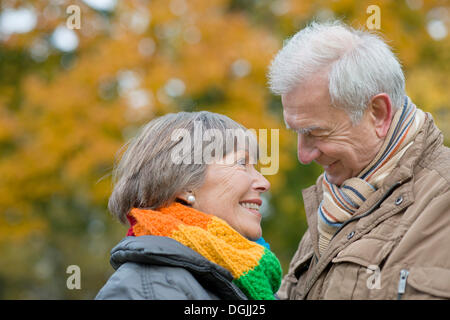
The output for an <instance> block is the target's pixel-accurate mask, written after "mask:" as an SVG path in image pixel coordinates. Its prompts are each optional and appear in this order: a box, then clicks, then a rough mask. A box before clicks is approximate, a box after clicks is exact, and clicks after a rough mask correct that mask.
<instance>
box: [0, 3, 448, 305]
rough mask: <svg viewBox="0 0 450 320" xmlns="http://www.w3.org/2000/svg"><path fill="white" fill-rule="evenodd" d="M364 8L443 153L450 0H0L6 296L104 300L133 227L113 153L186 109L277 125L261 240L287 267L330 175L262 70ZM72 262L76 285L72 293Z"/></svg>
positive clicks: (0, 247)
mask: <svg viewBox="0 0 450 320" xmlns="http://www.w3.org/2000/svg"><path fill="white" fill-rule="evenodd" d="M71 5H75V9H74V7H73V6H72V7H70V6H71ZM369 5H377V6H378V7H379V8H380V18H381V20H380V22H381V23H380V29H379V30H378V32H380V33H381V34H382V36H383V37H384V38H385V39H386V40H387V41H388V43H389V44H390V45H391V46H392V48H393V49H394V51H395V53H396V54H397V55H398V57H399V58H400V60H401V62H402V64H403V67H404V71H405V75H406V79H407V81H406V88H407V93H408V95H409V96H410V97H411V98H412V100H413V101H414V102H415V103H416V104H417V105H418V106H419V107H420V108H422V109H423V110H426V111H428V112H431V113H432V115H433V116H434V118H435V121H436V122H437V124H438V126H439V127H440V129H441V130H442V131H443V133H444V136H445V138H446V144H447V145H449V141H450V99H449V87H450V86H449V71H450V70H449V69H450V64H449V60H450V50H449V47H450V41H449V36H448V32H449V10H450V7H449V2H448V1H444V0H429V1H428V0H396V1H394V0H391V1H389V0H384V1H374V0H372V1H352V0H336V1H317V0H315V1H313V0H275V1H267V0H154V1H137V0H129V1H119V0H85V1H76V0H54V1H15V0H3V1H1V8H0V10H1V11H0V254H1V258H0V299H92V298H94V297H95V295H96V293H97V292H98V290H99V289H100V288H101V287H102V286H103V284H104V283H105V281H106V280H107V279H108V278H109V276H110V275H111V274H112V273H113V269H112V267H111V266H110V265H109V251H110V249H111V248H112V247H113V246H115V245H116V244H117V242H118V241H119V240H121V239H122V238H123V237H124V236H125V234H126V232H127V229H128V228H127V227H126V226H123V225H121V224H119V223H118V222H116V221H115V220H113V218H112V217H111V215H110V214H109V212H108V210H107V200H108V197H109V194H110V192H111V190H112V188H111V176H110V173H111V169H112V166H113V163H114V158H115V155H116V153H117V151H118V150H119V148H120V147H121V146H122V145H123V144H124V143H125V142H126V141H127V140H128V139H129V138H131V137H132V136H134V135H135V134H136V132H137V130H138V129H139V128H140V126H141V125H143V124H145V123H146V122H148V121H149V120H151V119H152V118H154V117H156V116H159V115H163V114H165V113H168V112H177V111H182V110H185V111H198V110H209V111H213V112H219V113H223V114H225V115H228V116H229V117H231V118H232V119H234V120H236V121H238V122H240V123H242V124H244V125H245V126H246V127H247V128H253V129H256V130H258V129H279V130H280V131H279V132H280V155H279V157H280V169H279V171H278V174H276V175H271V176H267V178H268V179H269V180H270V182H271V184H272V188H271V191H270V193H269V194H268V195H267V197H266V199H267V200H268V204H267V205H266V206H265V207H264V218H263V230H264V233H263V235H264V238H265V239H266V241H267V242H269V243H270V245H271V248H272V250H273V251H274V252H275V253H276V254H277V256H278V257H279V259H280V261H281V263H282V266H283V271H284V272H286V271H287V269H288V264H289V261H290V258H291V257H292V255H293V253H294V252H295V250H296V248H297V245H298V242H299V240H300V239H301V237H302V235H303V233H304V232H305V230H306V227H307V226H306V221H305V214H304V209H303V201H302V197H301V190H302V189H303V188H306V187H307V186H310V185H311V184H313V183H315V181H316V178H317V177H318V176H319V174H320V173H321V169H320V168H319V167H317V166H316V165H314V164H312V165H309V166H302V165H300V164H299V163H298V161H297V156H296V135H295V133H293V132H289V131H287V130H286V129H285V127H284V122H283V118H282V106H281V102H280V98H279V97H276V96H273V95H271V94H270V92H269V90H268V89H267V79H266V72H267V68H268V65H269V63H270V61H271V59H272V58H273V56H274V54H275V53H276V52H277V50H278V49H280V48H281V46H282V44H283V40H284V39H286V38H287V37H289V36H291V35H293V34H294V33H295V32H297V31H298V30H299V29H301V28H302V27H304V26H305V24H306V23H308V22H309V21H311V20H313V19H315V20H318V21H322V20H328V19H332V18H340V19H342V20H343V21H345V22H346V23H348V24H350V25H352V26H353V27H361V28H367V26H368V24H367V23H368V19H369V20H370V16H371V13H368V12H367V8H368V6H369ZM69 7H70V9H69ZM77 13H79V15H78V16H77ZM77 18H78V20H77ZM269 136H270V135H269ZM70 265H77V266H79V267H80V270H81V289H79V290H77V289H74V290H70V289H68V288H67V286H66V281H67V279H68V277H69V276H70V274H68V273H66V271H67V267H68V266H70Z"/></svg>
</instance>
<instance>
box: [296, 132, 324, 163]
mask: <svg viewBox="0 0 450 320" xmlns="http://www.w3.org/2000/svg"><path fill="white" fill-rule="evenodd" d="M297 156H298V161H300V163H302V164H309V163H311V161H313V160H315V159H316V158H318V157H319V156H320V151H319V149H317V148H316V147H315V146H314V143H313V141H312V139H311V138H309V137H307V136H305V135H304V134H299V135H298V144H297Z"/></svg>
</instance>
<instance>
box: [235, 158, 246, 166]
mask: <svg viewBox="0 0 450 320" xmlns="http://www.w3.org/2000/svg"><path fill="white" fill-rule="evenodd" d="M237 164H238V165H240V166H246V165H247V160H246V159H245V158H241V159H239V160H238V161H237Z"/></svg>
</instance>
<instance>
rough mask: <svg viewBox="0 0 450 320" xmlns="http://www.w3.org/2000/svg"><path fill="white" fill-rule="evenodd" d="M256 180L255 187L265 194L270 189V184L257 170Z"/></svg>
mask: <svg viewBox="0 0 450 320" xmlns="http://www.w3.org/2000/svg"><path fill="white" fill-rule="evenodd" d="M255 174H256V179H255V183H254V185H253V187H254V188H255V189H256V190H258V191H259V192H261V193H263V192H266V191H268V190H269V189H270V182H269V180H267V179H266V178H265V177H264V176H263V175H262V174H261V173H260V172H259V171H257V170H256V169H255Z"/></svg>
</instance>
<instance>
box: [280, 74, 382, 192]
mask: <svg viewBox="0 0 450 320" xmlns="http://www.w3.org/2000/svg"><path fill="white" fill-rule="evenodd" d="M281 101H282V104H283V115H284V120H285V122H286V124H287V126H288V127H289V128H290V129H292V130H294V131H296V132H297V133H298V144H297V152H298V159H299V161H300V162H301V163H302V164H309V163H311V162H312V161H314V162H316V163H318V164H319V165H321V166H322V167H323V168H324V170H325V172H326V173H327V177H328V179H329V181H330V182H331V183H334V184H337V185H341V184H342V182H344V181H345V180H347V179H349V178H351V177H355V176H357V175H358V174H359V173H360V172H361V171H362V170H363V169H364V168H365V167H366V166H367V165H368V164H369V163H370V162H371V161H372V159H374V158H375V156H376V154H377V152H378V150H379V149H380V148H381V145H382V143H383V139H380V138H379V137H378V136H377V134H376V130H375V126H374V123H373V121H372V119H371V115H370V112H365V113H364V116H363V118H362V119H361V121H360V122H359V123H358V124H357V125H353V124H352V121H351V119H350V117H349V116H348V114H347V112H346V111H344V110H343V109H339V108H335V107H333V106H332V104H331V99H330V95H329V91H328V79H327V76H326V73H318V74H316V75H315V76H313V77H311V79H309V80H308V81H307V82H306V83H303V84H301V85H299V86H297V87H296V88H294V89H293V90H292V91H291V92H289V93H287V94H284V95H282V96H281Z"/></svg>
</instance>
